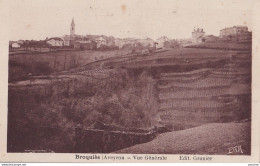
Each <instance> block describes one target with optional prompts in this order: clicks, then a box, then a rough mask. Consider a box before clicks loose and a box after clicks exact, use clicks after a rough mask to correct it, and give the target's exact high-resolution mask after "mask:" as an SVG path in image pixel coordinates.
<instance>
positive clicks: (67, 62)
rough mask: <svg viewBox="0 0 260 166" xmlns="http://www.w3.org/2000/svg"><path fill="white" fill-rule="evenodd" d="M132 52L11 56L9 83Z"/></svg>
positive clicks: (58, 52)
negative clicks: (29, 76)
mask: <svg viewBox="0 0 260 166" xmlns="http://www.w3.org/2000/svg"><path fill="white" fill-rule="evenodd" d="M129 53H130V50H127V49H125V50H113V51H89V50H86V51H73V50H72V51H56V52H47V53H29V52H28V53H21V54H12V55H10V56H9V82H14V81H20V80H26V79H28V74H29V75H34V76H39V75H49V74H52V73H56V72H62V71H68V70H71V69H74V68H77V67H80V66H82V65H86V64H89V63H92V62H96V61H99V60H104V59H108V58H112V57H117V56H125V55H127V54H129Z"/></svg>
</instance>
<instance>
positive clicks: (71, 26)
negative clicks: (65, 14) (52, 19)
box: [70, 17, 75, 38]
mask: <svg viewBox="0 0 260 166" xmlns="http://www.w3.org/2000/svg"><path fill="white" fill-rule="evenodd" d="M70 37H73V38H74V37H75V23H74V17H73V18H72V21H71V24H70Z"/></svg>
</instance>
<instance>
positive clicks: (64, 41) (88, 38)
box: [9, 19, 252, 50]
mask: <svg viewBox="0 0 260 166" xmlns="http://www.w3.org/2000/svg"><path fill="white" fill-rule="evenodd" d="M232 36H244V37H243V38H241V37H240V38H239V40H244V41H250V39H251V37H252V33H251V32H249V31H248V28H247V27H246V26H233V27H230V28H225V29H222V30H220V36H219V37H218V36H213V35H206V34H205V32H204V30H203V29H200V28H198V29H194V30H193V32H192V34H191V38H189V39H176V40H170V39H168V38H167V37H166V36H163V37H160V38H159V39H157V40H156V41H154V40H152V39H151V38H146V39H134V38H125V39H119V38H114V37H113V36H105V35H85V36H83V35H76V34H75V22H74V19H72V22H71V25H70V35H65V36H62V37H52V38H46V40H44V41H41V44H42V45H46V46H51V47H70V48H75V49H84V50H85V49H88V50H93V49H107V48H118V49H121V48H123V47H127V46H134V47H136V46H143V47H152V48H156V49H160V48H164V47H174V46H175V45H181V46H187V45H193V44H199V43H203V42H214V41H217V40H219V39H220V40H227V39H228V37H229V38H230V37H232ZM236 40H238V39H236ZM23 43H24V41H22V40H19V41H16V42H10V43H9V44H10V47H12V48H19V47H21V45H23Z"/></svg>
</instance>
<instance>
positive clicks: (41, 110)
mask: <svg viewBox="0 0 260 166" xmlns="http://www.w3.org/2000/svg"><path fill="white" fill-rule="evenodd" d="M189 3H190V4H189ZM254 3H255V1H248V2H247V1H241V0H239V1H234V0H228V1H217V0H214V1H204V0H197V1H194V2H191V1H188V0H184V1H180V0H171V1H170V0H167V1H159V0H150V1H148V0H133V1H126V0H111V1H104V0H97V1H94V0H79V1H72V0H54V1H51V0H11V1H10V2H9V3H8V4H9V13H8V25H9V26H8V27H9V28H8V30H9V35H8V55H7V57H8V62H7V63H8V71H6V74H7V77H8V87H6V89H7V90H6V91H7V96H6V98H7V110H6V117H1V118H6V122H7V123H6V129H7V130H6V137H7V138H6V153H7V154H9V155H12V154H17V153H18V154H21V153H22V154H23V155H26V154H28V153H41V154H43V153H44V154H45V153H49V154H55V153H62V154H65V153H68V154H73V155H74V157H73V159H86V158H93V159H99V156H95V155H93V156H91V155H92V154H97V155H98V154H111V155H121V154H140V155H143V154H148V155H149V154H150V155H152V156H145V157H144V160H149V161H151V160H166V158H167V157H165V156H164V155H166V156H167V155H179V156H178V160H179V161H181V160H183V161H184V162H185V161H189V160H193V161H212V157H211V156H219V155H222V156H230V155H231V156H241V157H243V156H247V157H250V156H252V153H253V151H252V148H253V146H254V145H253V142H252V139H253V136H252V134H253V130H252V128H253V126H252V119H253V118H255V117H253V115H252V114H253V111H252V77H253V75H252V70H253V68H252V59H253V58H252V57H253V50H252V48H253V46H252V43H253V34H254V33H255V29H254V28H253V27H254V22H255V20H254V12H253V10H252V9H253V7H254ZM258 31H259V30H258ZM256 77H257V76H256ZM255 111H257V110H255ZM1 123H2V122H1ZM258 132H259V130H258ZM258 132H257V133H258ZM254 152H255V151H254ZM75 154H76V155H75ZM153 154H154V155H155V154H156V155H157V156H154V155H153ZM180 155H181V156H180ZM189 155H196V156H193V157H192V159H191V158H190V156H189ZM106 157H108V159H109V156H107V155H105V156H102V160H104V158H105V159H106ZM123 158H124V157H123ZM135 158H136V157H133V158H132V159H135ZM113 159H114V158H113ZM117 159H118V160H123V159H122V158H120V156H119V157H117ZM127 159H130V158H127ZM87 160H89V159H87Z"/></svg>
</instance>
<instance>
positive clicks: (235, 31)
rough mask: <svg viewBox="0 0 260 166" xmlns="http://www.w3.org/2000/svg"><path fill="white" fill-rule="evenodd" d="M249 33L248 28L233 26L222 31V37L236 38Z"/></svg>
mask: <svg viewBox="0 0 260 166" xmlns="http://www.w3.org/2000/svg"><path fill="white" fill-rule="evenodd" d="M245 33H248V27H247V26H233V27H228V28H225V29H221V30H220V37H226V36H236V35H240V34H245Z"/></svg>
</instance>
